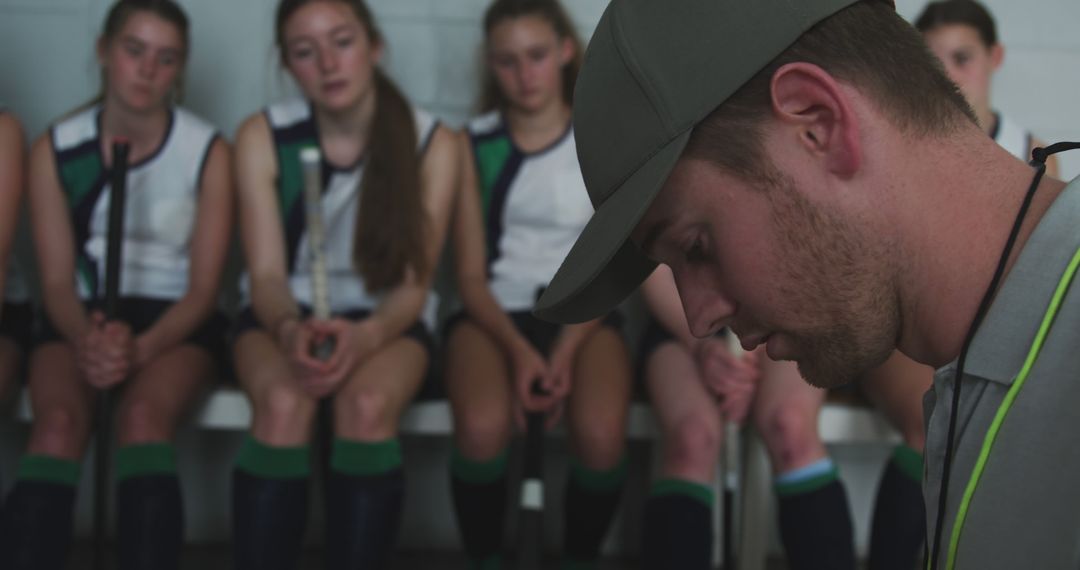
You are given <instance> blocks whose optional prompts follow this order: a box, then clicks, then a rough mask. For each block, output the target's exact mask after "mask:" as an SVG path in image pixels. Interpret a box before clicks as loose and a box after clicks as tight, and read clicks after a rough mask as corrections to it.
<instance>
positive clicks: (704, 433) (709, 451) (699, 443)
mask: <svg viewBox="0 0 1080 570" xmlns="http://www.w3.org/2000/svg"><path fill="white" fill-rule="evenodd" d="M664 446H665V449H666V451H665V452H664V463H665V469H666V471H667V472H668V474H669V475H680V476H684V477H690V478H693V479H702V478H709V477H710V474H711V473H713V470H714V469H715V466H716V462H717V459H718V457H719V454H720V424H719V422H718V421H717V420H716V418H715V417H713V418H708V417H703V416H702V415H699V414H694V415H690V416H689V417H686V418H683V419H682V420H680V421H679V422H678V423H677V424H676V425H675V426H673V427H672V429H671V430H670V431H669V432H668V433H666V434H665V436H664Z"/></svg>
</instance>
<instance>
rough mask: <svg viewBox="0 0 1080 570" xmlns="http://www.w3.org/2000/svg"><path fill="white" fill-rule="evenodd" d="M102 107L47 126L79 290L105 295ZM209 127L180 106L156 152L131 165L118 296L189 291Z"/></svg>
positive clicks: (86, 295) (106, 182)
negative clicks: (68, 220) (68, 215)
mask: <svg viewBox="0 0 1080 570" xmlns="http://www.w3.org/2000/svg"><path fill="white" fill-rule="evenodd" d="M100 117H101V109H100V107H99V106H94V107H92V108H90V109H87V110H86V111H83V112H81V113H78V114H77V115H75V116H73V117H71V118H68V119H65V120H63V121H61V122H60V123H58V124H57V125H55V126H53V127H52V130H51V136H52V146H53V152H54V153H55V157H56V163H57V169H58V174H59V176H60V182H61V186H62V187H63V190H64V194H65V195H66V197H67V199H68V205H69V207H70V209H71V218H72V225H73V229H74V233H75V247H76V264H77V276H76V280H77V283H78V292H79V296H80V298H82V299H84V300H86V299H91V298H96V297H101V296H102V295H104V284H105V252H106V249H107V240H108V231H109V230H108V226H109V204H110V201H111V200H110V184H111V182H110V178H111V174H110V171H109V169H108V168H106V167H105V165H104V162H103V160H102V155H101V140H100V128H99V127H100ZM217 136H218V135H217V132H216V130H215V129H214V127H213V126H211V125H210V124H209V123H207V122H205V121H203V120H202V119H200V118H198V117H196V116H195V115H193V114H191V113H189V112H188V111H185V110H184V109H181V108H174V109H172V110H171V113H170V121H169V127H168V129H167V130H166V134H165V138H164V140H163V141H162V143H161V146H160V147H159V148H158V149H157V151H156V152H154V154H152V155H151V156H149V157H148V158H145V159H143V160H141V161H140V162H138V163H136V164H131V165H130V166H129V169H128V175H127V196H126V201H125V208H124V210H125V215H124V243H123V263H122V264H121V270H120V272H121V279H120V281H121V283H120V294H121V295H122V296H133V297H146V298H151V299H164V300H175V299H178V298H180V297H182V296H183V295H184V294H185V293H186V292H187V289H188V277H189V275H188V271H189V268H190V256H191V252H190V246H191V239H192V233H193V231H194V228H195V217H196V213H197V211H198V201H199V183H200V180H201V179H202V172H203V168H204V166H205V163H206V159H207V156H208V155H209V152H210V148H211V146H212V144H213V142H214V140H215V139H216V138H217Z"/></svg>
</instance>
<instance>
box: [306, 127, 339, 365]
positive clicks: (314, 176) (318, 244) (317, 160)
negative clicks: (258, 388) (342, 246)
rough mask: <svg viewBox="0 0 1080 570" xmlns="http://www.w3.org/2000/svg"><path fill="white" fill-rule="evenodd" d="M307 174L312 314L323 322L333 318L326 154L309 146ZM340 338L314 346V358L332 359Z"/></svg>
mask: <svg viewBox="0 0 1080 570" xmlns="http://www.w3.org/2000/svg"><path fill="white" fill-rule="evenodd" d="M300 165H301V168H302V169H303V172H304V212H305V214H306V217H307V238H308V248H309V250H310V253H311V312H312V315H313V316H314V317H315V318H316V319H318V320H320V321H326V320H329V319H330V287H329V283H328V278H327V275H326V227H325V226H324V224H323V215H322V155H321V154H320V153H319V149H317V148H314V147H308V148H305V149H303V150H302V151H300ZM336 341H337V339H335V338H334V337H327V338H324V339H322V340H320V341H319V342H317V343H315V345H314V346H312V347H311V355H312V356H314V357H315V358H318V359H319V360H323V361H325V360H328V359H329V358H330V355H331V354H333V353H334V345H335V343H336Z"/></svg>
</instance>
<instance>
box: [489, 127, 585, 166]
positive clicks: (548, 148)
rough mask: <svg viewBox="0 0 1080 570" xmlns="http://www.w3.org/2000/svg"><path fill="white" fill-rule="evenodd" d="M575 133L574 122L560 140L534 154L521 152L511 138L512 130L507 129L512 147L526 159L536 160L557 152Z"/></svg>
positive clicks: (560, 136)
mask: <svg viewBox="0 0 1080 570" xmlns="http://www.w3.org/2000/svg"><path fill="white" fill-rule="evenodd" d="M573 132H574V123H573V121H570V122H567V123H566V130H565V131H563V133H562V134H561V135H559V138H557V139H555V140H554V141H552V142H551V144H549V145H547V146H545V147H543V148H541V149H539V150H534V151H532V152H525V151H523V150H521V149H520V148H518V145H517V144H516V143H515V142H514V137H512V136H510V130H509V129H507V131H506V136H507V137H508V138H509V139H510V145H511V146H513V147H514V150H516V151H517V152H519V153H520V154H522V155H524V156H525V158H534V157H538V156H543V155H545V154H547V153H549V152H551V151H553V150H555V149H556V148H558V147H559V145H561V144H562V143H563V142H564V141H566V139H567V138H568V137H569V136H570V133H573Z"/></svg>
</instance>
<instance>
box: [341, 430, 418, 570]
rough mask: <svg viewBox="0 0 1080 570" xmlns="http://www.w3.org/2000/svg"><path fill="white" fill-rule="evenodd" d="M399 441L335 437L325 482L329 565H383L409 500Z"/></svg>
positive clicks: (355, 569) (367, 569) (374, 568)
mask: <svg viewBox="0 0 1080 570" xmlns="http://www.w3.org/2000/svg"><path fill="white" fill-rule="evenodd" d="M401 467H402V466H401V444H400V443H399V442H398V440H396V439H391V440H387V441H380V442H371V443H369V442H358V441H347V440H344V439H336V440H334V447H333V451H332V452H331V456H330V475H329V477H328V478H327V488H326V550H327V568H328V569H330V570H360V569H363V570H379V569H381V568H385V567H386V565H387V563H388V561H389V559H390V555H391V553H392V552H393V551H394V547H395V543H396V542H397V534H398V528H399V526H400V522H401V508H402V505H403V504H404V502H405V474H404V471H402V468H401Z"/></svg>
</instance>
